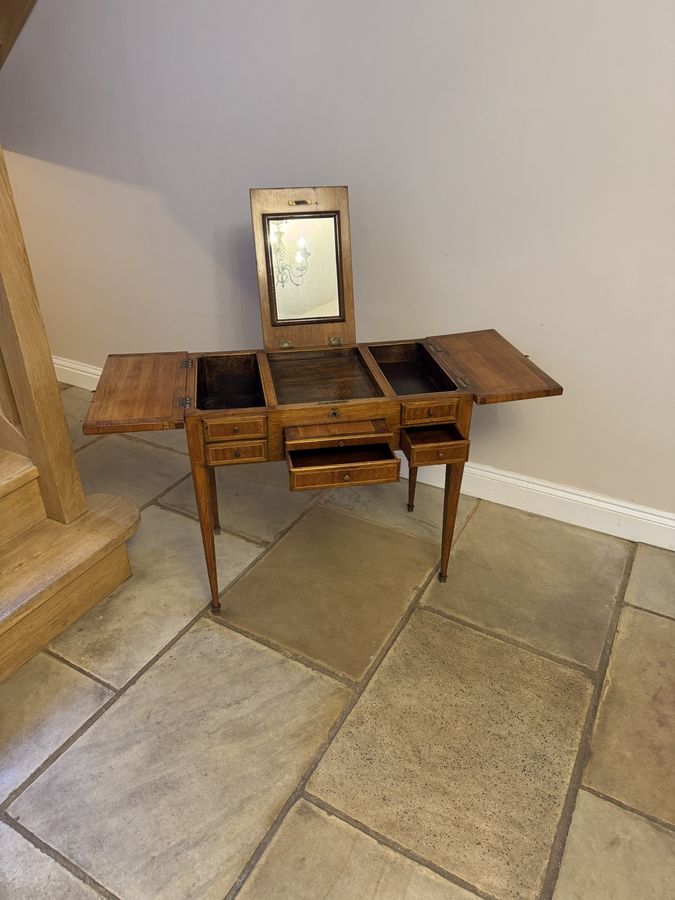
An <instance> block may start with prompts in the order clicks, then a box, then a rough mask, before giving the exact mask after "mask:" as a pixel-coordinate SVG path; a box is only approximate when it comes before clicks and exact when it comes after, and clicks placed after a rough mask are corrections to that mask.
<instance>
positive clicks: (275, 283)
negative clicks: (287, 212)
mask: <svg viewBox="0 0 675 900" xmlns="http://www.w3.org/2000/svg"><path fill="white" fill-rule="evenodd" d="M337 226H338V216H337V213H328V214H327V215H296V216H287V217H283V216H265V243H266V250H267V269H268V274H269V286H270V295H271V296H270V299H271V301H272V319H273V321H274V322H275V323H277V324H279V323H282V322H284V323H286V322H297V321H303V320H304V321H306V320H314V319H333V320H336V319H338V320H339V319H342V318H343V312H342V304H341V302H340V301H341V297H340V275H339V241H338V227H337Z"/></svg>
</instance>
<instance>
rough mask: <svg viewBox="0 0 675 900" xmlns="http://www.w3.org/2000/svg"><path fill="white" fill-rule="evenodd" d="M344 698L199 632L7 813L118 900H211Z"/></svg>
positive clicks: (209, 631) (239, 641) (241, 645)
mask: <svg viewBox="0 0 675 900" xmlns="http://www.w3.org/2000/svg"><path fill="white" fill-rule="evenodd" d="M348 697H349V691H348V689H346V688H345V687H343V686H342V685H340V684H338V683H337V682H335V681H332V680H331V679H330V678H327V677H325V676H322V675H318V674H317V673H315V672H312V671H311V670H310V669H308V668H306V667H305V666H302V665H301V664H300V663H296V662H292V661H291V660H289V659H286V658H285V657H283V656H282V655H281V654H279V653H275V652H274V651H273V650H268V649H267V648H266V647H263V646H261V645H260V644H256V643H255V641H250V640H248V639H247V638H244V637H242V636H241V635H238V634H235V633H234V632H232V631H230V630H229V629H227V628H223V626H222V625H218V624H216V623H212V622H209V621H206V620H202V621H200V622H199V623H198V624H197V625H195V627H194V628H192V629H191V630H190V631H189V632H188V633H187V634H185V635H184V636H183V637H182V638H181V639H180V640H179V641H177V642H176V644H175V645H174V646H173V647H172V648H171V649H170V650H168V651H167V653H166V655H165V656H163V657H162V658H161V659H160V660H159V661H158V662H157V663H156V664H155V665H154V666H153V667H152V668H151V669H149V670H148V672H147V673H146V674H144V675H143V676H142V677H141V678H140V679H139V680H138V681H137V682H136V683H135V684H134V685H132V687H131V688H130V689H129V690H128V691H127V693H126V694H124V695H123V696H122V697H121V698H120V699H119V700H118V701H117V702H116V703H115V704H114V705H113V706H111V707H110V709H109V710H108V711H107V712H106V713H105V714H104V715H103V716H102V717H101V718H100V719H99V720H98V721H97V722H96V723H95V724H94V725H93V726H92V727H91V728H90V729H89V730H88V731H87V732H86V733H85V734H84V735H82V737H81V738H80V739H79V740H78V741H76V742H75V743H74V744H73V745H72V746H71V747H70V748H69V749H68V750H67V751H66V752H65V753H64V754H63V755H62V756H61V757H60V758H59V759H58V760H57V761H56V762H55V763H54V764H53V765H52V766H51V767H50V768H49V769H48V770H47V771H46V772H45V773H43V774H42V775H41V776H40V778H38V779H37V780H36V781H35V782H34V783H33V784H32V785H31V786H30V787H29V788H28V789H27V790H26V791H25V792H24V793H23V794H22V795H21V796H20V797H19V798H18V799H17V800H15V801H14V803H13V804H12V805H11V806H10V808H9V813H10V815H12V816H13V817H14V818H17V819H19V820H20V821H21V822H22V823H23V824H24V825H25V826H26V827H27V828H29V829H30V830H31V831H33V832H34V833H36V834H37V835H38V836H39V837H41V838H42V839H43V840H45V841H46V842H47V843H49V844H50V845H51V846H53V847H54V848H55V849H56V850H58V851H59V852H61V853H62V854H64V855H65V856H66V857H67V858H68V859H70V860H72V861H73V862H75V863H76V864H77V865H79V866H80V867H81V868H83V869H84V870H85V871H87V872H89V873H90V874H91V875H92V877H94V878H95V879H96V880H97V881H98V882H99V883H100V884H103V885H104V886H105V887H106V888H107V889H108V890H110V891H112V892H113V893H115V894H117V895H118V896H120V897H123V898H125V900H147V898H150V897H152V898H155V897H161V898H162V900H173V898H176V900H187V898H192V897H199V898H200V900H211V898H218V900H221V898H222V897H223V896H224V895H225V894H226V893H227V891H228V890H229V888H230V887H231V885H232V884H233V882H234V881H235V879H236V878H237V876H238V875H239V873H240V871H241V869H242V868H243V866H244V865H245V863H246V862H247V860H248V858H249V856H250V855H251V853H252V852H253V850H254V849H255V847H256V846H257V845H258V843H259V842H260V840H261V839H262V837H263V835H264V834H265V832H266V831H267V829H268V828H269V826H270V825H271V823H272V821H273V820H274V818H275V816H276V815H277V814H278V812H279V810H280V808H281V807H282V805H283V804H284V802H285V801H286V799H287V798H288V796H289V795H290V793H291V792H292V791H293V789H294V788H295V786H296V785H297V783H298V782H299V780H300V778H301V776H302V774H303V772H304V771H305V770H306V768H307V766H308V765H309V763H310V761H311V760H312V758H313V757H314V755H315V754H316V753H317V751H318V749H319V747H320V745H321V743H322V742H323V741H324V740H325V738H326V735H327V733H328V731H329V729H330V727H331V725H332V723H333V722H334V721H335V719H336V717H337V716H338V715H339V713H340V711H341V709H342V708H343V706H344V704H345V703H346V702H347V700H348Z"/></svg>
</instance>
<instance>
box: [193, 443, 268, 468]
mask: <svg viewBox="0 0 675 900" xmlns="http://www.w3.org/2000/svg"><path fill="white" fill-rule="evenodd" d="M205 450H206V462H207V464H208V465H209V466H225V465H228V464H230V465H231V464H234V463H252V462H264V461H265V460H266V459H267V458H268V456H269V454H268V452H267V441H228V442H227V443H225V444H207V445H206V448H205Z"/></svg>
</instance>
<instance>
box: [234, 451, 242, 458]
mask: <svg viewBox="0 0 675 900" xmlns="http://www.w3.org/2000/svg"><path fill="white" fill-rule="evenodd" d="M240 456H241V450H235V451H234V458H235V459H239V457H240Z"/></svg>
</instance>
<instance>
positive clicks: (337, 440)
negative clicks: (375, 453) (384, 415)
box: [284, 419, 394, 450]
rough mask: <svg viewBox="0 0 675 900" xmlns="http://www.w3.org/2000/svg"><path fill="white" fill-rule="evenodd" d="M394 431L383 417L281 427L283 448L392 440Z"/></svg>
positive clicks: (307, 447) (297, 448)
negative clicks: (282, 430)
mask: <svg viewBox="0 0 675 900" xmlns="http://www.w3.org/2000/svg"><path fill="white" fill-rule="evenodd" d="M393 439H394V435H393V433H392V432H391V431H390V430H389V428H387V423H386V422H385V420H384V419H367V420H365V421H363V422H330V423H326V422H319V423H317V424H315V425H314V424H312V425H292V426H290V427H288V428H284V444H285V447H286V450H310V449H312V448H314V447H346V446H349V445H352V444H373V443H375V442H377V443H378V444H384V443H388V442H389V441H393Z"/></svg>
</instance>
